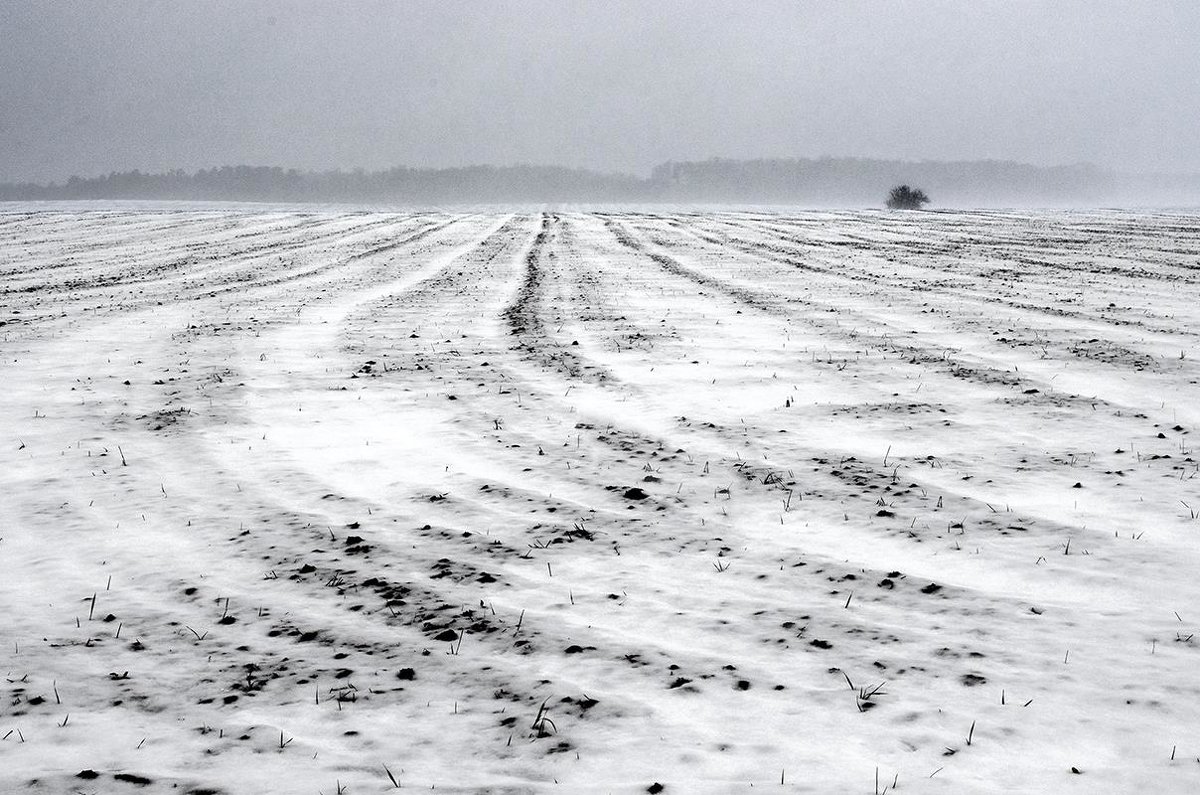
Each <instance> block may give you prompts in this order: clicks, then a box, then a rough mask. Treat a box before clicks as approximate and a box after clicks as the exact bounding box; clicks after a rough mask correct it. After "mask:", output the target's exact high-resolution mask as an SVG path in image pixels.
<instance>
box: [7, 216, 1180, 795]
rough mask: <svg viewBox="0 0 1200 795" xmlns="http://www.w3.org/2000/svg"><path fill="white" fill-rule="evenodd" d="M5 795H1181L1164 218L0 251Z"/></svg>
mask: <svg viewBox="0 0 1200 795" xmlns="http://www.w3.org/2000/svg"><path fill="white" fill-rule="evenodd" d="M0 272H2V274H3V276H2V280H0V288H2V297H0V354H2V362H3V364H2V365H0V375H2V383H3V389H0V518H2V519H3V522H2V525H0V566H2V567H3V568H2V575H3V576H2V579H0V613H2V615H3V616H4V619H3V625H2V626H3V631H2V632H0V644H2V647H3V648H2V649H0V655H2V656H0V662H2V664H3V668H4V676H5V680H4V682H3V683H2V686H3V688H4V690H5V692H4V699H3V702H2V705H0V735H2V736H3V740H2V741H0V791H3V792H26V791H27V792H34V793H42V792H46V793H58V792H89V793H90V792H103V793H125V792H154V793H158V792H162V793H167V792H171V793H191V794H192V795H200V793H221V794H223V795H228V794H230V793H263V792H287V793H314V795H315V793H335V792H345V793H369V792H386V791H390V790H392V789H394V788H395V785H399V786H400V787H401V788H402V789H404V790H415V791H416V790H435V791H437V792H511V793H519V792H520V793H523V792H533V793H542V792H568V793H575V792H578V793H609V792H612V793H640V792H646V791H648V790H649V791H657V790H656V789H654V788H652V785H654V784H659V785H660V786H661V787H662V788H663V790H662V791H664V792H666V793H707V792H712V793H724V792H743V791H750V790H751V789H753V791H759V790H760V789H765V790H766V791H770V792H775V791H779V792H813V793H830V792H861V793H871V792H875V793H880V792H883V791H885V790H886V791H888V792H891V791H893V790H895V791H897V792H917V793H921V792H935V793H963V792H1050V791H1053V792H1064V793H1065V792H1077V793H1095V792H1146V791H1156V792H1195V791H1197V790H1200V730H1198V728H1197V727H1200V680H1198V679H1197V676H1196V674H1197V671H1198V670H1200V637H1198V636H1196V635H1195V633H1197V631H1198V630H1200V577H1198V576H1197V571H1198V570H1200V519H1198V518H1197V517H1198V516H1200V478H1198V477H1197V471H1198V465H1197V458H1198V454H1197V452H1196V451H1195V450H1194V448H1193V445H1194V444H1195V443H1196V442H1197V437H1195V435H1194V432H1195V430H1196V429H1197V428H1200V388H1198V381H1200V366H1198V362H1200V289H1197V282H1198V274H1200V216H1197V215H1195V214H1188V213H1165V212H1158V213H1155V212H1122V211H1103V212H1101V211H1089V212H1066V211H1059V212H1023V213H1022V212H939V213H881V212H803V213H796V212H792V213H788V212H777V211H761V212H715V211H714V212H698V211H694V210H689V211H679V212H670V211H662V212H631V211H624V212H622V211H616V210H614V211H611V212H574V211H572V212H553V211H537V210H532V211H531V210H529V209H528V208H523V209H522V210H521V211H520V212H514V213H500V212H496V211H494V210H491V211H486V212H478V213H466V212H462V213H455V212H436V211H429V212H382V211H376V212H351V211H345V210H338V209H336V208H320V209H319V210H317V211H302V210H296V209H269V210H261V209H260V210H255V209H252V208H248V207H244V206H241V207H204V208H187V207H182V206H160V207H155V206H153V205H147V206H141V207H137V208H127V207H126V208H122V207H116V206H104V205H99V206H92V207H87V206H72V207H64V208H57V209H56V208H52V207H50V208H47V207H41V208H39V207H22V206H20V205H10V206H8V207H6V208H4V209H3V210H0Z"/></svg>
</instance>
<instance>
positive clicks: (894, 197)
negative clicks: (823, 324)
mask: <svg viewBox="0 0 1200 795" xmlns="http://www.w3.org/2000/svg"><path fill="white" fill-rule="evenodd" d="M928 203H929V197H928V196H926V195H925V191H923V190H921V189H920V188H910V187H908V186H907V185H897V186H896V187H894V188H892V190H891V191H890V192H889V193H888V199H887V206H888V209H889V210H919V209H921V205H923V204H928Z"/></svg>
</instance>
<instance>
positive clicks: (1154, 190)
mask: <svg viewBox="0 0 1200 795" xmlns="http://www.w3.org/2000/svg"><path fill="white" fill-rule="evenodd" d="M901 183H905V184H911V185H915V186H920V187H921V188H922V189H924V190H925V191H926V192H927V193H928V194H929V195H930V197H931V198H932V200H933V201H932V205H931V206H933V207H938V206H1038V205H1045V206H1057V205H1091V206H1096V205H1120V204H1141V205H1149V204H1158V205H1179V206H1183V205H1196V204H1200V175H1195V174H1192V175H1186V174H1170V175H1130V174H1120V173H1117V172H1112V171H1107V170H1104V169H1100V168H1098V167H1096V166H1092V165H1087V164H1081V165H1071V166H1049V167H1046V166H1033V165H1027V164H1023V163H1015V162H1010V161H998V160H979V161H956V162H943V161H921V162H906V161H898V160H878V159H865V158H832V157H827V158H819V159H760V160H734V159H726V158H712V159H709V160H702V161H680V162H675V161H672V162H667V163H663V164H661V165H659V166H657V167H656V168H654V169H653V171H652V172H651V174H650V175H649V177H638V176H634V175H630V174H620V173H601V172H597V171H589V170H586V169H575V168H564V167H559V166H537V165H515V166H487V165H480V166H467V167H460V168H405V167H396V168H390V169H385V170H378V171H365V170H362V169H355V170H350V171H344V170H330V171H301V170H297V169H284V168H279V167H273V166H222V167H219V168H207V169H200V170H199V171H193V172H188V171H183V170H179V169H176V170H171V171H166V172H158V173H147V172H142V171H138V170H134V171H125V172H114V173H111V174H107V175H104V176H98V177H71V178H70V179H69V180H67V181H66V182H63V183H52V184H48V185H42V184H34V183H0V201H62V200H95V199H127V200H185V201H186V200H191V201H260V202H266V201H279V202H388V203H405V204H442V203H445V204H487V203H501V202H534V203H540V202H579V203H603V202H637V203H659V202H664V203H665V202H688V203H758V204H799V205H813V206H841V207H846V206H850V207H856V206H865V207H879V206H882V204H883V201H884V199H885V197H886V195H887V191H888V189H889V188H890V187H891V186H893V185H896V184H901Z"/></svg>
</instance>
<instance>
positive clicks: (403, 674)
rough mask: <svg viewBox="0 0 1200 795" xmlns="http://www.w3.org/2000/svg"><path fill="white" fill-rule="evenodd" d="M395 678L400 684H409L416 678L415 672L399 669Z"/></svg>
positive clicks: (410, 669)
mask: <svg viewBox="0 0 1200 795" xmlns="http://www.w3.org/2000/svg"><path fill="white" fill-rule="evenodd" d="M396 678H397V679H399V680H400V681H402V682H411V681H412V680H414V679H416V678H417V672H416V671H414V670H413V669H412V668H401V669H400V671H399V672H398V673H397V674H396Z"/></svg>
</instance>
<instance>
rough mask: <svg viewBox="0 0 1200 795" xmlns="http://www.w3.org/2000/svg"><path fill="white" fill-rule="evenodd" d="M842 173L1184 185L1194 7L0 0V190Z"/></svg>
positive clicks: (843, 0) (1193, 167)
mask: <svg viewBox="0 0 1200 795" xmlns="http://www.w3.org/2000/svg"><path fill="white" fill-rule="evenodd" d="M821 155H835V156H839V155H853V156H870V157H885V158H904V159H977V158H999V159H1013V160H1020V161H1025V162H1031V163H1039V164H1050V163H1074V162H1080V161H1089V162H1093V163H1096V164H1098V165H1102V166H1108V167H1114V168H1118V169H1128V170H1139V171H1147V170H1172V171H1175V170H1188V171H1200V2H1197V0H1181V1H1180V2H1166V1H1165V0H1164V1H1163V2H1154V1H1152V0H1128V2H1104V1H1103V0H1086V1H1080V2H1076V1H1074V0H1054V1H1053V2H1015V1H1010V2H985V1H981V0H963V2H942V1H939V0H916V1H913V2H906V1H897V2H884V1H883V0H879V1H878V2H855V1H853V0H837V2H802V1H800V0H795V1H794V2H765V1H761V0H760V1H752V2H676V1H671V0H625V1H624V2H620V1H618V2H598V1H597V2H584V0H558V1H557V2H444V1H443V2H395V1H385V0H358V1H357V2H352V3H351V2H337V3H334V2H329V3H316V2H287V3H284V2H266V1H261V0H260V1H259V2H196V1H191V2H164V1H162V0H156V1H155V2H128V1H123V2H119V3H117V2H111V3H106V2H78V3H74V2H71V3H68V2H65V1H64V0H0V180H5V181H10V180H26V179H28V180H38V181H44V180H50V179H54V180H61V179H63V178H65V177H67V176H68V175H70V174H80V175H95V174H100V173H105V172H108V171H114V170H127V169H133V168H140V169H142V170H162V169H167V168H172V167H181V168H185V169H189V170H190V169H195V168H200V167H207V166H214V165H222V164H236V163H247V164H263V165H281V166H289V167H290V166H295V167H299V168H334V167H341V168H353V167H356V166H361V167H365V168H378V167H385V166H391V165H412V166H450V165H466V164H471V163H497V164H505V163H517V162H527V163H555V164H563V165H572V166H586V167H591V168H598V169H602V170H623V171H633V172H638V173H645V172H647V171H648V170H649V169H650V167H652V166H653V165H654V164H656V163H659V162H661V161H664V160H669V159H676V160H680V159H700V158H707V157H711V156H723V157H760V156H762V157H818V156H821Z"/></svg>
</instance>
